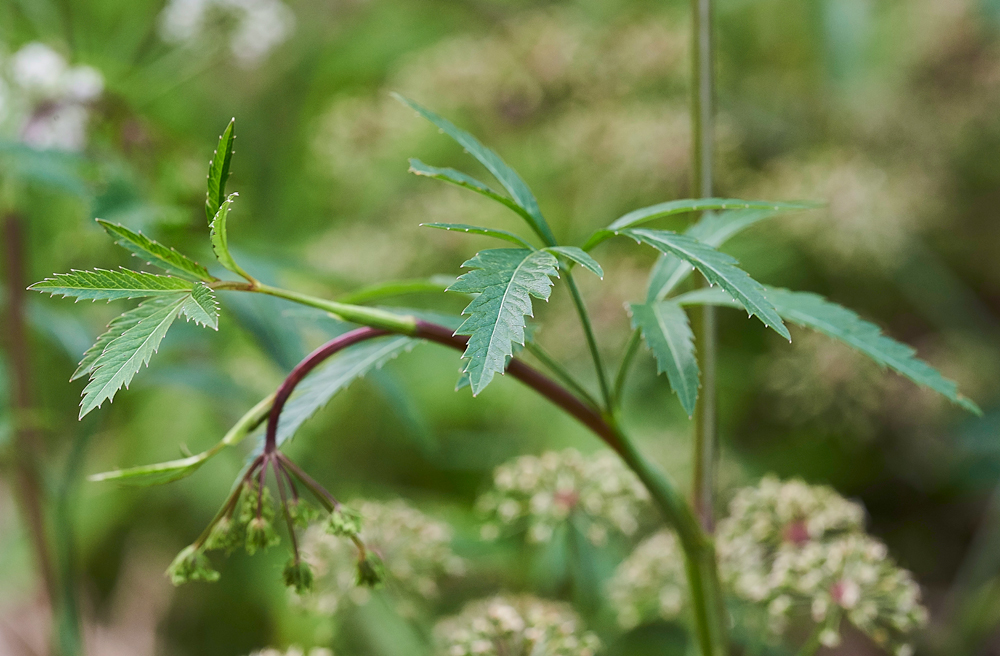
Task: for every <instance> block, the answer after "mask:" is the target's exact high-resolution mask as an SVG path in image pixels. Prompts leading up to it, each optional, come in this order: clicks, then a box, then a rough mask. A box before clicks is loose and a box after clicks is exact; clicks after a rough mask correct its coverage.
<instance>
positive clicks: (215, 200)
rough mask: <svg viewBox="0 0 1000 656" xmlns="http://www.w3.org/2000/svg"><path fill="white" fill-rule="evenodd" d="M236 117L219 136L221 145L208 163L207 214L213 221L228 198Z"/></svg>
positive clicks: (210, 220) (209, 220) (209, 219)
mask: <svg viewBox="0 0 1000 656" xmlns="http://www.w3.org/2000/svg"><path fill="white" fill-rule="evenodd" d="M235 129H236V119H235V118H233V119H232V120H230V121H229V125H227V126H226V129H225V130H224V131H223V133H222V136H220V137H219V146H218V147H217V148H216V149H215V153H214V154H213V155H212V160H211V161H210V162H209V163H208V193H207V194H206V195H205V216H206V218H207V219H208V222H209V223H211V222H212V221H213V219H215V215H216V214H218V213H219V208H220V207H222V203H224V202H225V200H226V182H227V181H228V180H229V167H230V165H231V164H232V163H233V141H234V140H235V139H236V133H235Z"/></svg>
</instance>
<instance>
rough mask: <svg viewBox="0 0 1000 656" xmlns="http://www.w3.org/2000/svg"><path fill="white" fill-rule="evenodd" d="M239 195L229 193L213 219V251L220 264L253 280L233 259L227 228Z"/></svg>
mask: <svg viewBox="0 0 1000 656" xmlns="http://www.w3.org/2000/svg"><path fill="white" fill-rule="evenodd" d="M238 196H239V194H237V193H232V194H229V196H228V197H227V198H226V200H225V201H223V202H222V204H221V205H220V206H219V211H218V212H216V214H215V218H214V219H212V224H211V226H210V228H211V240H212V252H213V253H215V259H217V260H218V261H219V264H221V265H222V266H224V267H226V268H227V269H229V270H230V271H232V272H233V273H235V274H236V275H238V276H240V277H242V278H246V279H247V280H253V278H251V277H250V274H248V273H247V272H246V271H244V270H243V268H242V267H241V266H240V265H239V264H237V263H236V260H234V259H233V256H232V254H231V253H230V252H229V232H228V228H227V221H228V219H229V210H230V208H232V206H233V200H234V199H236V198H237V197H238Z"/></svg>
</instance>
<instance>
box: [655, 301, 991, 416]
mask: <svg viewBox="0 0 1000 656" xmlns="http://www.w3.org/2000/svg"><path fill="white" fill-rule="evenodd" d="M767 297H768V299H770V300H771V301H772V302H773V303H774V306H775V308H777V310H778V313H779V314H781V316H783V317H784V318H785V319H786V320H788V321H790V322H791V323H794V324H796V325H799V326H804V327H806V328H812V329H813V330H816V331H818V332H821V333H823V334H824V335H827V336H829V337H832V338H834V339H836V340H839V341H841V342H843V343H844V344H847V345H848V346H850V347H851V348H853V349H855V350H857V351H859V352H861V353H863V354H865V355H867V356H868V357H869V358H871V359H872V360H874V361H875V362H877V363H878V364H879V365H881V366H883V367H888V368H890V369H892V370H893V371H895V372H897V373H899V374H901V375H903V376H905V377H907V378H909V379H910V380H911V381H913V382H914V383H916V384H917V385H923V386H924V387H929V388H930V389H932V390H934V391H935V392H937V393H938V394H941V395H942V396H944V397H945V398H947V399H948V400H950V401H951V402H953V403H955V404H957V405H959V406H961V407H963V408H965V409H966V410H968V411H969V412H972V413H974V414H976V415H981V414H982V410H980V409H979V406H977V405H976V404H975V403H973V402H972V401H971V400H970V399H968V398H966V397H965V396H962V395H961V394H959V392H958V385H957V384H956V383H955V382H954V381H951V380H948V379H947V378H945V377H944V376H942V375H941V373H940V372H939V371H938V370H937V369H935V368H934V367H932V366H931V365H929V364H927V363H926V362H924V361H923V360H920V359H919V358H917V357H915V355H916V351H914V350H913V349H912V348H911V347H909V346H907V345H906V344H903V343H901V342H897V341H896V340H894V339H892V338H891V337H888V336H886V335H884V334H882V330H881V329H880V328H879V327H878V326H876V325H875V324H873V323H871V322H869V321H865V320H864V319H862V318H861V317H859V316H858V315H857V314H856V313H855V312H854V311H853V310H849V309H847V308H845V307H843V306H841V305H837V304H836V303H833V302H830V301H828V300H826V299H825V298H823V297H822V296H820V295H818V294H813V293H811V292H793V291H789V290H787V289H780V288H774V287H769V288H767ZM674 300H675V301H676V302H677V303H681V304H694V303H705V304H711V305H724V306H729V307H735V306H736V303H735V302H734V301H733V300H732V298H730V297H729V296H728V295H727V294H725V293H723V292H722V291H721V290H718V289H701V290H697V291H694V292H690V293H688V294H683V295H681V296H678V297H677V298H676V299H674Z"/></svg>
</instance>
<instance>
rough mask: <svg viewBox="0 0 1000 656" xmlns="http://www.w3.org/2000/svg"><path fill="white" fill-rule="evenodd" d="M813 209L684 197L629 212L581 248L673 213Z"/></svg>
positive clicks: (727, 199) (809, 204)
mask: <svg viewBox="0 0 1000 656" xmlns="http://www.w3.org/2000/svg"><path fill="white" fill-rule="evenodd" d="M814 207H817V205H816V204H814V203H776V202H771V201H757V200H739V199H737V198H685V199H681V200H672V201H668V202H666V203H658V204H656V205H650V206H649V207H642V208H640V209H637V210H632V211H631V212H629V213H628V214H625V215H623V216H621V217H619V218H617V219H615V220H614V221H612V222H611V225H609V226H608V227H607V228H604V229H602V230H598V231H597V232H595V233H594V234H593V235H591V237H590V238H589V239H588V240H587V243H585V244H584V245H583V250H585V251H589V250H590V249H592V248H593V247H594V246H596V245H597V244H599V243H601V242H602V241H604V240H605V239H608V238H610V237H612V236H614V235H615V233H617V232H620V231H621V230H624V229H626V228H632V227H635V226H637V225H641V224H643V223H647V222H649V221H654V220H656V219H662V218H665V217H668V216H672V215H674V214H683V213H685V212H702V211H705V210H730V209H744V210H772V211H788V210H806V209H811V208H814Z"/></svg>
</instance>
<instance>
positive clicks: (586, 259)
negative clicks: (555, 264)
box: [545, 246, 604, 280]
mask: <svg viewBox="0 0 1000 656" xmlns="http://www.w3.org/2000/svg"><path fill="white" fill-rule="evenodd" d="M545 250H547V251H548V252H550V253H555V254H556V255H562V256H563V257H565V258H568V259H570V260H573V261H574V262H576V263H577V264H579V265H580V266H582V267H583V268H584V269H586V270H587V271H590V272H591V273H593V274H594V275H595V276H597V277H598V278H600V279H601V280H604V269H602V268H601V265H600V264H598V263H597V260H595V259H594V258H593V257H591V256H590V253H588V252H587V251H585V250H583V249H582V248H577V247H576V246H552V247H550V248H546V249H545Z"/></svg>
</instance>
